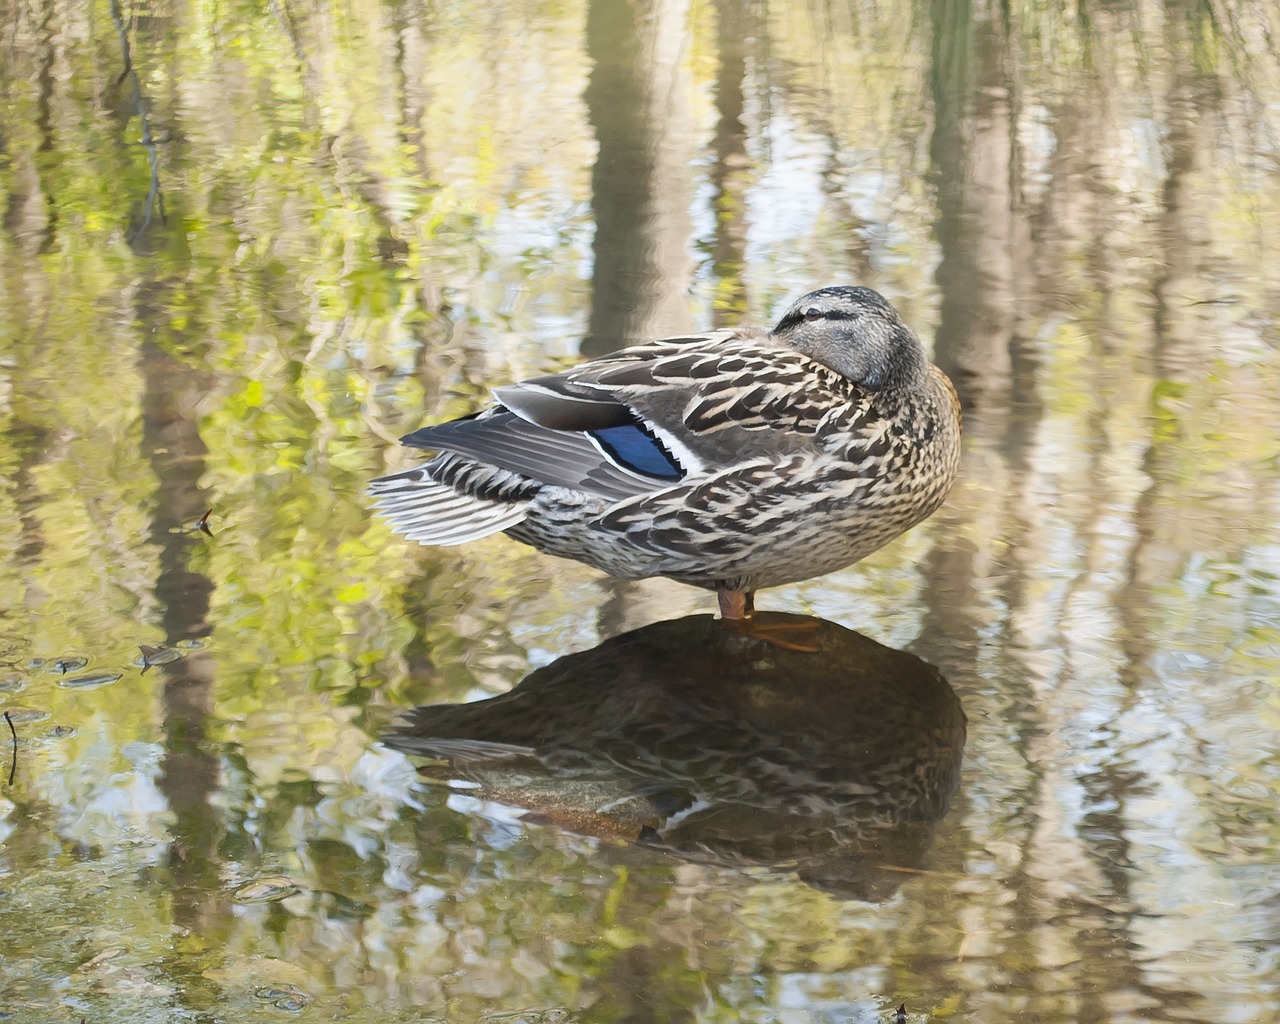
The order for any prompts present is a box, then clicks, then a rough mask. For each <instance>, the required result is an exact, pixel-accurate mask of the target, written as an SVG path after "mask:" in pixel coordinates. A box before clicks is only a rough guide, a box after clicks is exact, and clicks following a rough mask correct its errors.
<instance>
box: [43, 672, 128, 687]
mask: <svg viewBox="0 0 1280 1024" xmlns="http://www.w3.org/2000/svg"><path fill="white" fill-rule="evenodd" d="M123 678H124V673H123V672H90V673H89V674H88V675H83V676H68V677H67V678H65V679H60V680H58V685H59V686H62V687H65V688H66V689H68V690H94V689H97V688H98V687H99V686H110V685H111V684H112V683H114V682H117V681H119V680H120V679H123Z"/></svg>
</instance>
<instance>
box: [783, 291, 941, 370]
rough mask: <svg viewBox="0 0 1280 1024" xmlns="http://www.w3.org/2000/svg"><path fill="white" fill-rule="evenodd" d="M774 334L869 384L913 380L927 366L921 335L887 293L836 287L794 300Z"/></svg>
mask: <svg viewBox="0 0 1280 1024" xmlns="http://www.w3.org/2000/svg"><path fill="white" fill-rule="evenodd" d="M770 333H771V336H772V337H774V338H776V339H777V340H778V341H780V342H782V343H783V344H784V345H787V346H789V347H791V348H794V349H796V350H797V351H798V352H803V353H804V354H805V355H807V356H808V357H809V358H810V359H814V360H816V361H817V362H819V363H822V365H823V366H827V367H829V368H831V369H832V370H835V371H836V373H838V374H840V375H841V376H843V377H847V378H848V379H849V380H851V381H853V382H854V383H855V384H860V385H862V386H863V387H864V388H869V389H871V390H873V391H878V390H881V389H883V388H889V387H896V386H901V385H905V384H910V383H912V382H914V381H916V380H918V379H919V378H920V376H921V375H923V374H924V373H925V372H926V370H927V368H928V360H927V358H926V357H925V354H924V348H923V347H922V346H921V344H920V339H919V338H917V337H916V335H915V332H914V331H913V330H911V328H910V327H908V326H907V325H906V324H905V323H903V322H902V318H901V317H900V316H898V311H897V310H895V309H894V308H893V307H892V306H891V305H889V303H888V301H887V300H886V299H885V297H884V296H883V295H881V294H880V293H879V292H876V291H872V290H871V289H870V288H855V287H852V286H849V285H836V286H834V287H831V288H819V289H818V290H817V291H816V292H809V294H808V295H803V296H801V297H800V298H799V299H797V300H796V301H795V302H793V303H792V304H791V307H790V308H789V309H788V310H787V311H786V312H785V313H784V314H783V315H782V319H781V320H779V321H778V325H777V326H776V327H774V329H773V330H772V332H770Z"/></svg>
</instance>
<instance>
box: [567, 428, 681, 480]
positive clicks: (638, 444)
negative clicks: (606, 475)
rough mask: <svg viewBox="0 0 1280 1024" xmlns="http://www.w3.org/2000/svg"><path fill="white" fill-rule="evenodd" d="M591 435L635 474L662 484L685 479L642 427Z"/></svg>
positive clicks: (618, 429) (601, 431)
mask: <svg viewBox="0 0 1280 1024" xmlns="http://www.w3.org/2000/svg"><path fill="white" fill-rule="evenodd" d="M588 433H589V434H590V435H591V436H592V437H594V438H595V439H596V440H597V441H599V442H600V447H601V448H603V449H604V451H605V454H606V455H608V456H609V458H611V459H612V460H613V461H614V462H615V463H617V464H618V465H619V466H621V467H623V468H624V469H629V470H631V471H632V472H633V473H643V474H644V475H645V476H652V477H657V478H658V479H659V480H679V479H680V478H681V477H682V476H683V475H684V473H683V471H682V470H681V469H680V464H679V463H678V462H676V460H675V458H673V457H672V455H671V453H670V452H669V451H667V449H666V448H665V447H664V446H663V444H662V442H661V441H659V440H658V439H657V438H656V437H654V436H653V435H652V434H650V433H649V432H648V431H647V430H645V429H644V428H643V427H641V426H640V425H638V424H635V423H628V424H625V425H623V426H621V427H604V428H602V429H600V430H591V431H588Z"/></svg>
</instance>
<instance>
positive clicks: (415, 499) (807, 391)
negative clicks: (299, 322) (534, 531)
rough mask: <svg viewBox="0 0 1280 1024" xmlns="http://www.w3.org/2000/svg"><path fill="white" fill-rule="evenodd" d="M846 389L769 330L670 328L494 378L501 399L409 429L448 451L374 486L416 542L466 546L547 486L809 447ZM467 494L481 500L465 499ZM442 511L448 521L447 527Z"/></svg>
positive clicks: (583, 484)
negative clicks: (542, 371) (510, 379)
mask: <svg viewBox="0 0 1280 1024" xmlns="http://www.w3.org/2000/svg"><path fill="white" fill-rule="evenodd" d="M852 387H853V385H850V384H849V383H848V382H847V381H844V379H843V378H841V377H839V376H838V375H837V374H835V373H833V372H832V371H830V370H828V369H826V367H823V366H821V365H820V364H818V363H815V362H813V361H812V360H810V359H808V358H807V357H806V356H803V355H801V354H800V353H798V352H794V351H792V350H790V349H787V348H783V347H780V346H778V347H774V346H771V345H770V344H769V343H768V341H767V339H765V338H763V337H761V336H754V337H748V336H744V335H742V334H737V333H734V332H730V331H722V332H716V333H713V334H710V335H699V336H692V337H685V338H669V339H664V340H662V341H658V342H653V343H650V344H648V345H641V346H636V347H634V348H629V349H623V350H621V351H620V352H617V353H614V354H612V355H610V356H606V357H604V358H602V359H597V360H595V361H593V362H590V363H585V364H583V365H582V366H579V367H576V368H574V369H572V370H568V371H566V372H564V373H558V374H551V375H548V376H545V377H536V378H533V379H530V380H525V381H521V382H520V383H518V384H512V385H509V386H507V387H501V388H497V389H495V391H494V395H495V397H496V398H497V399H498V402H499V403H500V404H499V405H497V406H494V407H493V408H490V409H487V410H485V411H483V412H481V413H479V414H477V415H475V416H470V417H466V418H463V419H458V420H453V421H452V422H449V423H442V424H438V425H436V426H430V427H424V428H422V429H421V430H416V431H414V432H413V433H411V434H408V435H406V436H405V437H403V438H402V439H401V440H402V442H403V443H404V444H406V445H408V446H410V447H413V448H424V449H429V450H434V451H438V452H441V453H444V455H443V456H442V457H438V458H437V459H435V460H432V461H431V462H429V463H427V464H426V465H424V466H422V467H419V468H417V469H414V470H410V471H408V472H407V473H402V474H398V475H397V476H395V477H389V478H384V480H382V481H375V483H374V485H373V490H374V493H375V495H376V496H377V498H378V505H379V507H380V509H381V510H382V511H383V512H384V514H387V515H388V516H389V517H391V518H392V519H393V521H394V522H396V524H397V525H398V526H399V527H400V528H402V529H406V530H412V531H413V534H412V535H413V536H414V537H415V538H416V539H419V540H422V541H424V542H425V543H461V541H462V540H469V539H471V538H472V537H474V536H480V535H483V534H484V533H488V532H496V531H497V530H499V529H506V528H507V527H509V526H511V525H514V523H515V522H518V521H519V518H521V517H522V514H523V513H522V509H523V506H524V504H525V503H527V501H528V499H529V498H530V497H532V495H533V493H536V490H537V489H538V487H539V486H554V487H565V488H568V489H571V490H574V491H578V492H581V493H584V494H588V495H594V496H597V497H600V498H604V499H606V500H609V501H612V502H625V501H628V500H629V499H633V498H638V497H642V496H645V495H649V494H654V493H657V492H661V491H664V490H667V489H670V488H672V487H676V486H678V485H680V484H681V483H682V482H683V481H685V480H686V479H687V478H689V477H696V478H702V477H705V476H707V475H708V474H713V475H714V474H718V473H720V472H722V471H724V470H726V469H729V468H731V467H734V466H737V465H743V464H747V463H751V464H759V463H760V462H761V461H762V460H763V461H765V462H768V461H774V460H781V459H785V458H787V457H790V456H791V455H794V454H796V453H797V452H812V451H814V450H815V449H816V442H815V435H816V434H817V433H818V432H819V430H820V428H821V426H822V423H823V421H824V418H826V417H827V416H828V414H829V413H830V412H831V410H832V409H833V408H835V407H837V406H840V405H843V404H845V403H846V402H847V400H848V398H849V393H848V391H849V388H852ZM428 492H429V493H428ZM498 492H500V493H498ZM460 496H465V497H466V498H468V499H471V500H472V501H478V502H483V503H484V504H483V505H478V506H476V507H472V506H470V505H468V506H467V508H465V509H460V508H458V507H456V505H457V501H458V499H459V497H460ZM517 503H518V504H519V505H520V509H521V511H520V512H519V513H517V511H516V510H515V509H514V508H513V506H514V505H516V504H517ZM437 512H438V514H437ZM513 516H515V517H516V518H515V519H513V518H512V517H513ZM411 517H412V518H411ZM441 519H448V520H451V523H450V526H449V528H448V531H447V533H446V532H442V531H441V527H440V525H439V524H440V521H441Z"/></svg>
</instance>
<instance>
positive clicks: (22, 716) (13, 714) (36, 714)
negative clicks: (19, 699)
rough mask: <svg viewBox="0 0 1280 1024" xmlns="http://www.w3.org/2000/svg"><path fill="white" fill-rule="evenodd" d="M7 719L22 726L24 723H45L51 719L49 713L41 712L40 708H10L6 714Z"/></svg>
mask: <svg viewBox="0 0 1280 1024" xmlns="http://www.w3.org/2000/svg"><path fill="white" fill-rule="evenodd" d="M4 715H5V717H6V718H7V719H9V721H10V722H12V723H14V724H15V725H21V724H22V723H23V722H43V721H44V720H45V719H46V718H48V717H49V712H47V711H41V710H40V709H39V708H22V707H16V708H9V710H8V711H6V712H5V713H4Z"/></svg>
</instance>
